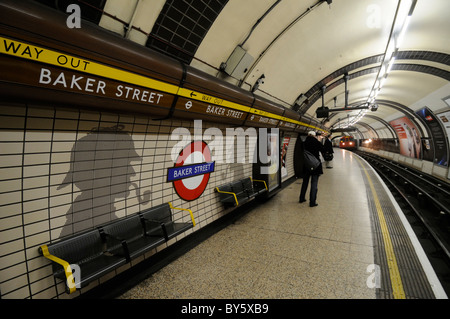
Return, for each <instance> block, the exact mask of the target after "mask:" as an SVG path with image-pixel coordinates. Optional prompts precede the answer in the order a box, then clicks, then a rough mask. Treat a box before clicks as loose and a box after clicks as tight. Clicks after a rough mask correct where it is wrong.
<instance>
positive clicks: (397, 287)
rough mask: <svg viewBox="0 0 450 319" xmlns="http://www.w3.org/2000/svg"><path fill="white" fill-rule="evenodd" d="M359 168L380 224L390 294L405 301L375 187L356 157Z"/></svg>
mask: <svg viewBox="0 0 450 319" xmlns="http://www.w3.org/2000/svg"><path fill="white" fill-rule="evenodd" d="M356 159H357V160H358V162H359V164H360V166H361V167H362V169H363V170H364V173H365V175H366V177H367V180H368V181H369V186H370V190H371V192H372V196H373V200H374V202H375V207H376V209H377V215H378V220H379V222H380V227H381V233H382V236H383V243H384V251H385V253H386V259H387V263H388V268H389V277H390V278H391V285H392V292H393V295H394V298H395V299H406V295H405V291H404V289H403V282H402V278H401V276H400V271H399V269H398V264H397V258H396V257H395V253H394V246H393V245H392V240H391V236H390V234H389V230H388V227H387V223H386V219H385V217H384V213H383V209H382V208H381V204H380V201H379V199H378V195H377V193H376V191H375V187H374V186H373V183H372V179H371V178H370V176H369V173H368V172H367V169H366V168H365V167H364V165H363V163H362V162H361V160H360V159H359V158H358V157H356Z"/></svg>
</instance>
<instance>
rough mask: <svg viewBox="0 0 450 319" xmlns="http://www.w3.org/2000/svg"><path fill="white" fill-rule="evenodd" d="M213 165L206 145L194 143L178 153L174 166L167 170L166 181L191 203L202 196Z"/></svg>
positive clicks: (199, 142) (198, 142) (201, 142)
mask: <svg viewBox="0 0 450 319" xmlns="http://www.w3.org/2000/svg"><path fill="white" fill-rule="evenodd" d="M214 164H215V163H214V162H213V161H211V151H210V149H209V147H208V144H206V143H205V142H203V141H194V142H192V143H190V144H188V145H187V146H186V147H185V148H184V149H183V150H182V151H181V152H180V154H179V155H178V158H177V161H176V163H175V166H174V167H172V168H169V169H168V171H167V181H168V182H173V186H174V188H175V191H176V192H177V194H178V195H179V196H180V197H181V198H182V199H184V200H187V201H192V200H194V199H197V198H199V197H200V196H201V195H202V194H203V192H204V190H205V188H206V186H207V185H208V181H209V177H210V174H211V173H212V172H214V166H215V165H214Z"/></svg>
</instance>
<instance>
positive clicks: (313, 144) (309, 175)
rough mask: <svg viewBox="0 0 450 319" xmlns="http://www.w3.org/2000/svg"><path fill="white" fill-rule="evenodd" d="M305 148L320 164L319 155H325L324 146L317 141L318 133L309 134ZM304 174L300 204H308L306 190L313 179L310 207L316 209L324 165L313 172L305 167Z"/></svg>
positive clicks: (311, 132)
mask: <svg viewBox="0 0 450 319" xmlns="http://www.w3.org/2000/svg"><path fill="white" fill-rule="evenodd" d="M303 147H304V149H305V150H307V151H310V152H311V153H312V154H313V155H314V156H315V157H317V159H318V160H319V162H320V156H319V153H323V145H322V143H320V142H319V141H318V140H317V138H316V133H315V132H314V131H310V132H309V133H308V136H307V137H306V140H305V142H304V143H303ZM322 156H323V154H322ZM303 172H304V176H303V183H302V189H301V192H300V198H299V202H300V203H303V202H306V199H305V196H306V190H307V189H308V184H309V180H310V179H311V189H310V191H309V206H310V207H315V206H317V202H316V199H317V186H318V183H319V176H320V175H322V174H323V169H322V163H320V165H319V166H318V167H317V168H316V169H314V170H313V171H310V170H308V169H306V167H305V166H303Z"/></svg>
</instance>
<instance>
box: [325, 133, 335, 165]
mask: <svg viewBox="0 0 450 319" xmlns="http://www.w3.org/2000/svg"><path fill="white" fill-rule="evenodd" d="M333 153H334V151H333V144H332V143H331V140H330V136H329V135H328V136H326V137H325V142H324V143H323V158H324V160H325V167H326V168H333Z"/></svg>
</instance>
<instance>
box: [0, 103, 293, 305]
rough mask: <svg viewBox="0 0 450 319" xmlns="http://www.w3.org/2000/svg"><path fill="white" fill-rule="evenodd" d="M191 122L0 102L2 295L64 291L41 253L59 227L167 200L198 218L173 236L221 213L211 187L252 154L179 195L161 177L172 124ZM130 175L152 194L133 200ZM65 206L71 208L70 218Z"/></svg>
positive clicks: (81, 225) (247, 166)
mask: <svg viewBox="0 0 450 319" xmlns="http://www.w3.org/2000/svg"><path fill="white" fill-rule="evenodd" d="M193 125H194V123H193V121H178V120H167V121H153V120H151V119H150V118H147V117H142V116H132V115H125V114H112V113H99V112H86V111H76V110H66V109H61V108H39V107H32V106H24V105H1V106H0V290H1V295H2V298H54V297H60V298H68V296H67V295H66V294H65V293H64V286H63V284H62V283H59V282H55V280H54V279H53V276H52V270H51V266H50V264H49V262H48V261H47V260H46V259H45V258H43V257H41V256H40V255H39V254H38V247H39V246H40V245H42V244H48V243H50V242H52V241H54V240H57V239H58V238H59V237H60V236H61V235H66V234H70V233H71V232H72V231H75V232H76V231H80V230H82V229H86V228H92V227H94V226H96V225H98V224H101V223H104V222H107V221H109V220H110V219H113V218H116V217H123V216H126V215H129V214H133V213H136V212H138V211H140V210H142V209H144V208H147V207H152V206H155V205H158V204H161V203H165V202H168V201H171V202H172V203H173V204H174V206H177V207H183V208H190V209H192V211H193V213H194V216H195V219H196V222H197V226H196V227H195V228H194V229H193V230H190V231H188V232H186V233H184V234H182V235H180V236H179V237H178V238H177V239H174V240H172V241H171V242H169V244H171V243H173V242H175V241H176V240H179V239H181V238H183V237H184V236H186V235H189V234H190V233H192V232H193V231H196V230H198V229H200V228H201V227H204V226H206V225H207V224H209V223H211V222H212V221H214V220H216V219H218V218H220V217H221V216H223V215H224V214H226V213H227V212H228V211H226V210H224V208H223V206H222V205H221V204H220V202H219V201H218V196H217V194H216V193H214V186H218V185H220V184H223V183H226V182H231V181H233V180H235V179H238V178H242V177H246V176H251V175H252V164H251V163H250V162H251V161H250V160H248V158H247V160H246V161H245V163H244V164H226V163H216V168H215V172H214V173H212V174H211V177H210V180H209V183H208V186H207V188H206V190H205V191H204V193H203V194H202V196H201V197H200V198H198V199H197V200H194V201H191V202H186V201H184V200H182V199H181V198H180V197H179V196H178V195H177V194H176V192H175V190H174V188H173V185H172V183H167V181H166V178H167V177H166V176H167V169H168V168H169V167H173V165H174V163H173V161H172V158H171V150H172V147H173V146H174V145H175V144H176V143H177V142H178V140H176V141H172V140H171V139H170V134H171V133H172V131H173V130H174V129H175V128H177V127H186V128H189V129H190V130H191V132H193ZM210 126H214V127H218V128H219V129H221V130H222V132H224V135H225V128H226V126H225V125H218V124H209V125H208V124H205V123H203V129H206V128H208V127H210ZM105 130H109V131H108V132H105ZM294 145H295V139H294V138H291V141H290V144H289V149H288V153H287V157H288V161H287V169H288V176H287V177H285V178H284V180H285V179H287V178H289V177H292V176H293V175H294V169H293V148H294ZM289 150H290V151H289ZM130 183H135V184H136V185H137V187H138V188H139V189H140V192H141V196H143V195H144V194H146V192H147V193H148V192H150V193H151V195H150V200H149V201H148V203H143V202H142V201H140V200H139V199H138V197H137V196H136V190H135V188H134V187H132V186H130V185H131V184H130ZM68 213H73V214H72V218H71V219H70V218H69V219H68V216H70V215H69V214H68ZM175 214H176V215H175V219H178V218H180V219H183V220H185V221H188V220H189V215H188V214H184V213H183V212H181V211H176V213H175ZM74 222H76V223H74ZM66 224H68V225H67V226H71V227H64V226H65V225H66ZM72 226H73V228H72ZM165 246H166V245H164V246H163V247H159V248H158V249H157V250H158V251H159V250H161V249H163V248H164V247H165ZM153 253H154V252H151V253H149V254H147V255H146V257H149V256H151V255H152V254H153ZM127 267H129V265H127V266H125V267H123V268H122V269H121V270H119V271H122V270H124V269H126V268H127ZM113 275H114V274H111V275H110V276H108V278H109V277H111V276H113ZM90 286H95V285H94V284H91V285H90Z"/></svg>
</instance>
